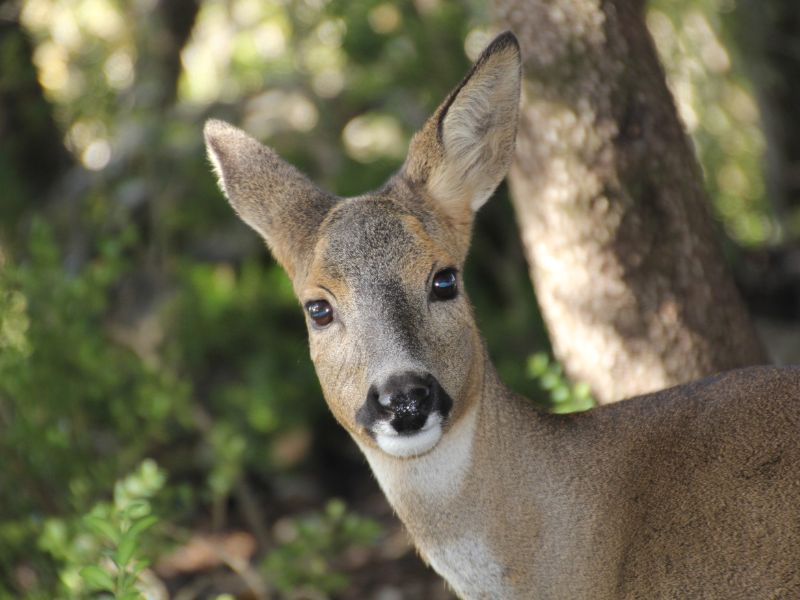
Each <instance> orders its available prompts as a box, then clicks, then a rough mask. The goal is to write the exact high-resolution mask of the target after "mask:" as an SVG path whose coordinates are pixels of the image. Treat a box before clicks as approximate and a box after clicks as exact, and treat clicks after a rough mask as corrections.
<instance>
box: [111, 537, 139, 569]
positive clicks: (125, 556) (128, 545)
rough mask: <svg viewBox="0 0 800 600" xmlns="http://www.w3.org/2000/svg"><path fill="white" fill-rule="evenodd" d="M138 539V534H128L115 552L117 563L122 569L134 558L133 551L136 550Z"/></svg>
mask: <svg viewBox="0 0 800 600" xmlns="http://www.w3.org/2000/svg"><path fill="white" fill-rule="evenodd" d="M138 541H139V538H138V536H136V535H132V536H126V537H123V538H122V540H120V542H119V546H117V551H116V552H115V553H114V562H115V563H117V566H118V567H119V568H120V569H124V568H125V566H126V565H127V564H128V562H130V560H131V558H133V553H134V552H136V542H138Z"/></svg>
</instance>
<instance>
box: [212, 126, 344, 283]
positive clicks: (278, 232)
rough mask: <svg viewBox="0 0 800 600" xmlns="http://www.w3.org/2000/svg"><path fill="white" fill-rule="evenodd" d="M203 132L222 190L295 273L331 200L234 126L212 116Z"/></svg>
mask: <svg viewBox="0 0 800 600" xmlns="http://www.w3.org/2000/svg"><path fill="white" fill-rule="evenodd" d="M203 134H204V136H205V140H206V148H207V151H208V157H209V160H210V161H211V164H212V165H213V167H214V172H215V173H216V174H217V177H218V178H219V186H220V188H221V189H222V192H223V193H224V194H225V196H226V197H227V198H228V201H229V202H230V203H231V206H233V209H234V210H235V211H236V213H237V214H238V215H239V216H240V217H241V219H242V220H243V221H244V222H245V223H247V224H248V225H250V227H252V228H253V229H255V230H256V231H257V232H258V233H260V234H261V236H262V237H263V238H264V239H265V240H266V242H267V244H268V245H269V247H270V248H271V249H272V253H273V254H274V255H275V258H276V259H278V262H280V263H281V264H282V265H283V267H284V268H285V269H286V270H287V271H288V273H289V275H290V276H294V275H295V274H296V273H297V272H298V270H299V269H300V268H301V267H302V265H303V264H304V263H305V261H306V259H307V258H308V255H309V253H310V251H311V249H312V248H313V245H314V242H315V239H316V233H317V229H318V228H319V225H320V224H321V223H322V221H323V219H324V218H325V215H326V214H327V212H328V210H329V209H330V208H331V207H332V206H333V204H334V202H335V198H334V197H333V196H331V195H329V194H326V193H325V192H323V191H322V190H320V189H319V188H317V187H316V186H315V185H314V184H313V183H311V182H310V181H309V180H308V179H307V178H306V177H305V176H304V175H303V174H302V173H300V172H299V171H298V170H297V169H295V168H294V167H293V166H292V165H290V164H288V163H287V162H285V161H284V160H282V159H281V158H280V157H279V156H278V155H277V154H275V152H273V151H272V150H271V149H269V148H267V147H266V146H264V145H263V144H261V143H259V142H257V141H256V140H254V139H253V138H252V137H250V136H249V135H247V134H246V133H245V132H244V131H242V130H241V129H238V128H236V127H234V126H233V125H230V124H228V123H225V122H224V121H217V120H214V119H212V120H210V121H207V122H206V125H205V128H204V129H203Z"/></svg>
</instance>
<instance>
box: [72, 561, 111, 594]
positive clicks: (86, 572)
mask: <svg viewBox="0 0 800 600" xmlns="http://www.w3.org/2000/svg"><path fill="white" fill-rule="evenodd" d="M79 573H80V575H81V578H82V579H83V580H84V581H85V582H86V585H88V586H89V587H90V588H91V589H93V590H108V591H109V592H113V591H114V580H113V578H112V577H111V575H109V573H108V571H106V570H104V569H101V568H100V567H98V566H96V565H90V566H88V567H83V568H82V569H81V570H80V571H79Z"/></svg>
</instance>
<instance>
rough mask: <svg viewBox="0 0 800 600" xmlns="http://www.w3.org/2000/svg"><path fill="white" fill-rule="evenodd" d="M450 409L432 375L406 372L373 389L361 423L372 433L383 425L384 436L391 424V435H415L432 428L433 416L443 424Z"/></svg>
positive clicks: (450, 404) (375, 384)
mask: <svg viewBox="0 0 800 600" xmlns="http://www.w3.org/2000/svg"><path fill="white" fill-rule="evenodd" d="M451 407H452V400H450V397H449V396H448V395H447V394H446V393H445V391H444V390H443V389H442V387H441V385H440V384H439V382H438V381H437V380H436V378H435V377H434V376H433V375H431V374H430V373H424V374H421V373H416V372H413V371H406V372H403V373H395V374H393V375H391V376H389V377H387V378H386V379H385V380H384V381H381V382H379V383H374V384H373V385H371V386H370V388H369V391H368V393H367V399H366V401H365V402H364V405H363V407H362V408H361V410H360V411H359V420H360V421H361V423H362V424H363V425H364V426H365V427H366V428H367V429H369V430H372V431H373V432H374V431H375V428H376V426H378V424H379V423H380V424H381V425H382V427H381V429H382V430H383V431H384V432H385V433H389V432H387V428H386V425H388V426H389V427H390V428H391V431H390V432H391V433H396V434H401V435H412V434H414V433H416V432H418V431H420V430H422V429H423V428H424V427H425V426H426V424H428V425H430V424H431V420H430V419H429V417H431V416H432V415H434V416H436V417H437V418H436V419H435V421H436V423H441V421H442V420H444V418H445V417H447V415H448V413H449V412H450V408H451Z"/></svg>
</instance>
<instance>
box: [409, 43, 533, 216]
mask: <svg viewBox="0 0 800 600" xmlns="http://www.w3.org/2000/svg"><path fill="white" fill-rule="evenodd" d="M520 79H521V59H520V51H519V44H518V42H517V38H516V37H515V36H514V34H513V33H511V32H510V31H506V32H505V33H502V34H500V35H499V36H497V37H496V38H495V39H494V40H493V41H492V42H491V43H490V44H489V45H488V46H487V47H486V49H485V50H484V51H483V54H481V56H480V58H479V59H478V61H477V62H476V63H475V65H474V66H473V67H472V70H471V71H470V72H469V73H468V74H467V76H466V77H465V78H464V80H463V81H462V82H461V83H460V84H459V85H458V87H456V88H455V89H454V90H453V91H452V92H451V93H450V96H448V98H447V100H445V101H444V103H442V105H441V106H440V107H439V108H438V109H437V111H436V112H435V113H434V115H433V116H432V117H431V118H430V119H429V120H428V122H427V123H426V124H425V126H424V127H423V128H422V130H421V131H420V132H419V133H417V135H416V136H414V139H413V140H412V142H411V148H410V150H409V155H408V159H407V160H406V164H405V166H404V169H405V173H406V175H407V176H408V177H409V178H410V179H412V180H417V181H419V182H424V183H425V186H426V187H427V191H428V193H429V194H430V196H431V197H432V199H433V200H434V202H436V203H437V204H438V205H439V207H440V208H441V209H442V210H443V212H444V213H445V214H447V215H449V217H450V218H451V219H452V220H453V221H454V223H455V224H457V225H460V226H464V225H466V227H467V228H469V226H470V225H471V223H472V217H473V214H474V212H475V211H476V210H478V209H479V208H480V207H481V206H482V205H483V204H484V202H486V201H487V200H488V199H489V196H491V195H492V192H493V191H494V189H495V188H496V187H497V185H498V184H499V183H500V181H501V180H502V179H503V177H505V175H506V172H507V171H508V167H509V165H510V164H511V160H512V157H513V153H514V139H515V137H516V133H517V120H518V114H519V94H520Z"/></svg>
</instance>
